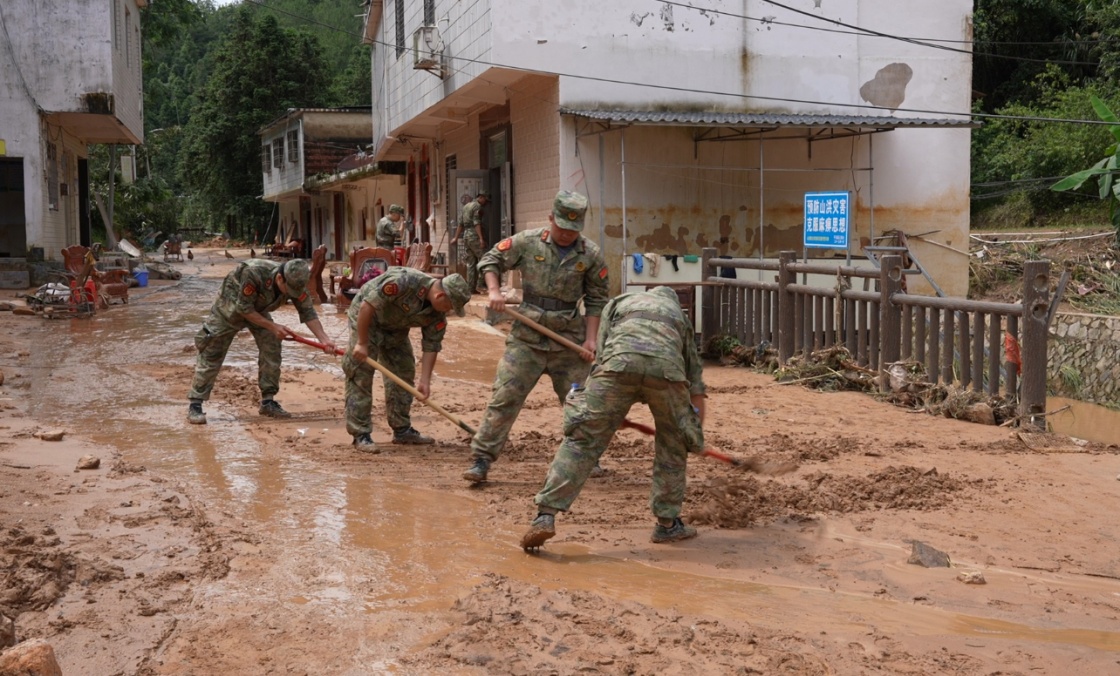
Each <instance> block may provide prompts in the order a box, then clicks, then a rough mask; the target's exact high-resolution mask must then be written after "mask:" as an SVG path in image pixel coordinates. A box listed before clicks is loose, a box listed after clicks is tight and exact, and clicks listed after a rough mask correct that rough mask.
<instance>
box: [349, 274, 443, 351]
mask: <svg viewBox="0 0 1120 676" xmlns="http://www.w3.org/2000/svg"><path fill="white" fill-rule="evenodd" d="M435 281H436V280H435V278H433V277H430V276H429V275H426V274H424V273H423V272H420V271H419V270H413V269H412V268H402V267H391V268H389V269H388V270H387V271H385V272H384V273H382V274H380V275H378V276H377V277H375V278H373V279H372V280H370V281H369V282H366V283H365V285H363V286H362V288H361V290H360V291H358V295H357V296H356V297H355V298H354V303H353V304H352V305H351V306H350V311H349V317H350V333H351V336H352V337H356V336H357V335H358V333H357V331H358V328H357V327H358V313H359V312H361V309H362V303H369V304H370V305H372V306H373V310H374V315H373V320H372V321H371V322H370V327H369V335H370V340H371V341H372V340H374V337H375V336H376V334H377V333H392V332H396V331H408V330H409V329H410V328H412V327H414V326H419V327H420V329H421V335H420V347H421V349H422V350H423V351H424V352H439V351H440V350H441V349H442V347H443V335H444V334H445V333H446V332H447V315H446V314H445V313H443V312H439V311H437V310H436V309H435V308H434V307H432V304H431V303H429V302H428V291H429V290H431V288H432V284H434V283H435ZM353 340H354V338H352V339H351V342H353Z"/></svg>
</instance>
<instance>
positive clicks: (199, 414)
mask: <svg viewBox="0 0 1120 676" xmlns="http://www.w3.org/2000/svg"><path fill="white" fill-rule="evenodd" d="M187 422H189V423H190V424H192V425H205V424H206V414H205V413H203V411H202V402H201V401H192V402H191V405H190V408H188V409H187Z"/></svg>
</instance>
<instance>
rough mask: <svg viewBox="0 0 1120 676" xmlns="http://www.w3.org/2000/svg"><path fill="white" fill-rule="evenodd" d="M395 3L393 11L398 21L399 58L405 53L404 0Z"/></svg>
mask: <svg viewBox="0 0 1120 676" xmlns="http://www.w3.org/2000/svg"><path fill="white" fill-rule="evenodd" d="M394 5H395V9H394V10H393V13H394V14H396V21H397V58H398V59H399V58H401V54H404V0H397V1H396V3H394Z"/></svg>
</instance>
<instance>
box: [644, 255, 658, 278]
mask: <svg viewBox="0 0 1120 676" xmlns="http://www.w3.org/2000/svg"><path fill="white" fill-rule="evenodd" d="M643 255H644V256H645V259H646V262H647V263H649V276H650V277H656V276H657V275H658V273H660V272H661V256H658V255H657V254H643Z"/></svg>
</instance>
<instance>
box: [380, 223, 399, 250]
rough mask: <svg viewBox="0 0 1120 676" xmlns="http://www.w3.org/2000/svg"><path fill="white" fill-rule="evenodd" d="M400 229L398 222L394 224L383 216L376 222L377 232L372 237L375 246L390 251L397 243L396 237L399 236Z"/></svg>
mask: <svg viewBox="0 0 1120 676" xmlns="http://www.w3.org/2000/svg"><path fill="white" fill-rule="evenodd" d="M400 229H401V224H400V223H399V222H398V223H394V222H393V219H391V218H389V217H388V216H383V217H382V218H381V220H380V221H378V222H377V231H376V232H375V233H374V235H373V238H374V241H376V242H377V246H382V247H385V248H386V249H392V248H393V244H394V243H396V241H397V235H398V234H400Z"/></svg>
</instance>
